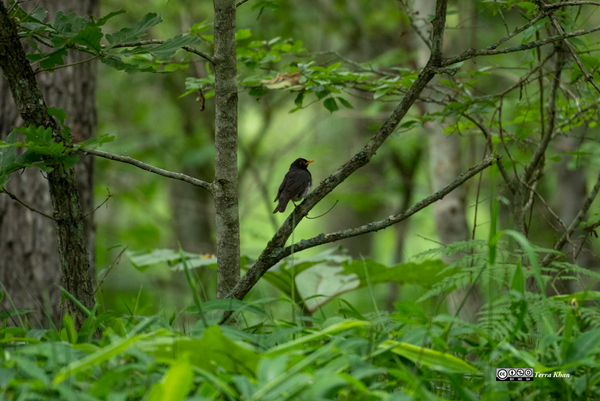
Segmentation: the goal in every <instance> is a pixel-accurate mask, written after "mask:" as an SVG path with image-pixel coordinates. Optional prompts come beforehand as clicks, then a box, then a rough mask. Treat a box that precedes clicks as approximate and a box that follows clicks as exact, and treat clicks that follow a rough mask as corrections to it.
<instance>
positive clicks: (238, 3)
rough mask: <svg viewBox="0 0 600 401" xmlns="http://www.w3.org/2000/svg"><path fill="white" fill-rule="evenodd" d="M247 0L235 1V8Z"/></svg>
mask: <svg viewBox="0 0 600 401" xmlns="http://www.w3.org/2000/svg"><path fill="white" fill-rule="evenodd" d="M247 1H248V0H240V1H238V2H237V3H235V8H238V7H239V6H241V5H242V4H244V3H245V2H247Z"/></svg>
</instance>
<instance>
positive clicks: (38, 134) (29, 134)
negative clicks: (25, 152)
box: [15, 125, 54, 146]
mask: <svg viewBox="0 0 600 401" xmlns="http://www.w3.org/2000/svg"><path fill="white" fill-rule="evenodd" d="M15 130H16V131H18V132H20V133H21V134H23V135H25V140H26V141H27V142H28V144H29V143H31V144H33V145H41V146H52V144H54V140H53V139H52V128H50V127H48V128H46V127H42V126H40V127H36V126H35V125H30V126H29V127H18V128H16V129H15Z"/></svg>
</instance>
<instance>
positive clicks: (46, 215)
mask: <svg viewBox="0 0 600 401" xmlns="http://www.w3.org/2000/svg"><path fill="white" fill-rule="evenodd" d="M2 193H4V194H6V195H8V197H9V198H11V199H12V200H14V201H15V202H17V203H20V204H21V205H23V206H25V207H26V208H27V209H29V210H31V211H32V212H34V213H37V214H39V215H41V216H44V217H45V218H47V219H50V220H54V221H56V219H55V218H54V217H52V216H50V215H48V214H46V213H44V212H40V211H39V210H37V209H34V208H32V207H31V206H29V205H28V204H26V203H25V202H23V201H22V200H21V199H19V198H17V197H16V195H14V194H12V193H10V192H8V191H7V190H6V189H0V194H2Z"/></svg>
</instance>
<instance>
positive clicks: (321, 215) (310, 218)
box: [306, 200, 338, 220]
mask: <svg viewBox="0 0 600 401" xmlns="http://www.w3.org/2000/svg"><path fill="white" fill-rule="evenodd" d="M337 204H338V201H337V200H336V201H335V203H334V204H333V206H331V207H330V208H329V210H328V211H326V212H325V213H323V214H320V215H318V216H316V217H308V216H306V218H307V219H309V220H314V219H318V218H319V217H323V216H325V215H326V214H327V213H329V212H331V211H332V210H333V208H334V207H335V205H337Z"/></svg>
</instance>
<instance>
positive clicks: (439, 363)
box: [379, 340, 480, 374]
mask: <svg viewBox="0 0 600 401" xmlns="http://www.w3.org/2000/svg"><path fill="white" fill-rule="evenodd" d="M390 347H391V349H390V351H392V352H393V353H395V354H398V355H401V356H403V357H404V358H406V359H409V360H411V361H413V362H414V363H418V364H420V365H423V366H427V367H428V368H430V369H432V370H437V371H440V372H444V373H459V374H469V373H470V374H480V372H479V370H477V368H475V367H473V366H472V365H471V364H469V363H468V362H466V361H463V360H462V359H459V358H457V357H455V356H453V355H451V354H446V353H442V352H439V351H435V350H432V349H429V348H423V347H419V346H416V345H413V344H408V343H400V342H396V341H392V340H387V341H384V342H383V343H381V344H380V345H379V348H390Z"/></svg>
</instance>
